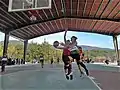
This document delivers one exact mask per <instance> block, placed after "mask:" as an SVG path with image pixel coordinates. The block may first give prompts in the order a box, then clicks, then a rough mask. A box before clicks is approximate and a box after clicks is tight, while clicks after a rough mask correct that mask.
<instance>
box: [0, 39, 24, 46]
mask: <svg viewBox="0 0 120 90" xmlns="http://www.w3.org/2000/svg"><path fill="white" fill-rule="evenodd" d="M0 44H2V45H3V44H4V42H3V41H1V42H0ZM9 44H14V45H16V44H20V45H22V44H23V42H21V41H17V40H10V41H9Z"/></svg>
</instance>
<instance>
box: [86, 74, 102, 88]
mask: <svg viewBox="0 0 120 90" xmlns="http://www.w3.org/2000/svg"><path fill="white" fill-rule="evenodd" d="M88 78H89V79H90V80H91V81H92V82H93V84H94V85H95V86H96V87H97V88H98V89H99V90H102V89H101V88H100V87H99V86H98V85H97V83H96V82H95V81H94V80H92V79H91V78H90V76H88Z"/></svg>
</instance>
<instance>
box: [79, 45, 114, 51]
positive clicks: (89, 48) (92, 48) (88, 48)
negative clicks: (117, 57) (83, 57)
mask: <svg viewBox="0 0 120 90" xmlns="http://www.w3.org/2000/svg"><path fill="white" fill-rule="evenodd" d="M81 47H82V49H83V50H113V49H110V48H101V47H95V46H87V45H81Z"/></svg>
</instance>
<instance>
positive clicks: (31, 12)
mask: <svg viewBox="0 0 120 90" xmlns="http://www.w3.org/2000/svg"><path fill="white" fill-rule="evenodd" d="M28 13H29V17H30V20H31V21H36V20H37V16H38V15H37V13H36V10H32V9H30V10H29V11H28Z"/></svg>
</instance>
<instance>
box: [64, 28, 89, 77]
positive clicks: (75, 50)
mask: <svg viewBox="0 0 120 90" xmlns="http://www.w3.org/2000/svg"><path fill="white" fill-rule="evenodd" d="M66 33H67V30H66V32H65V35H64V40H65V41H66ZM76 40H77V37H75V36H72V37H71V44H70V48H69V50H70V52H71V55H70V56H71V57H72V58H73V59H75V60H76V62H77V65H78V69H79V71H80V73H81V75H80V77H81V76H82V74H83V72H82V70H81V68H80V66H82V67H83V68H84V69H85V71H86V74H87V75H89V72H88V69H87V68H86V66H85V65H84V64H83V62H81V61H80V55H79V49H78V47H77V41H76Z"/></svg>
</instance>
